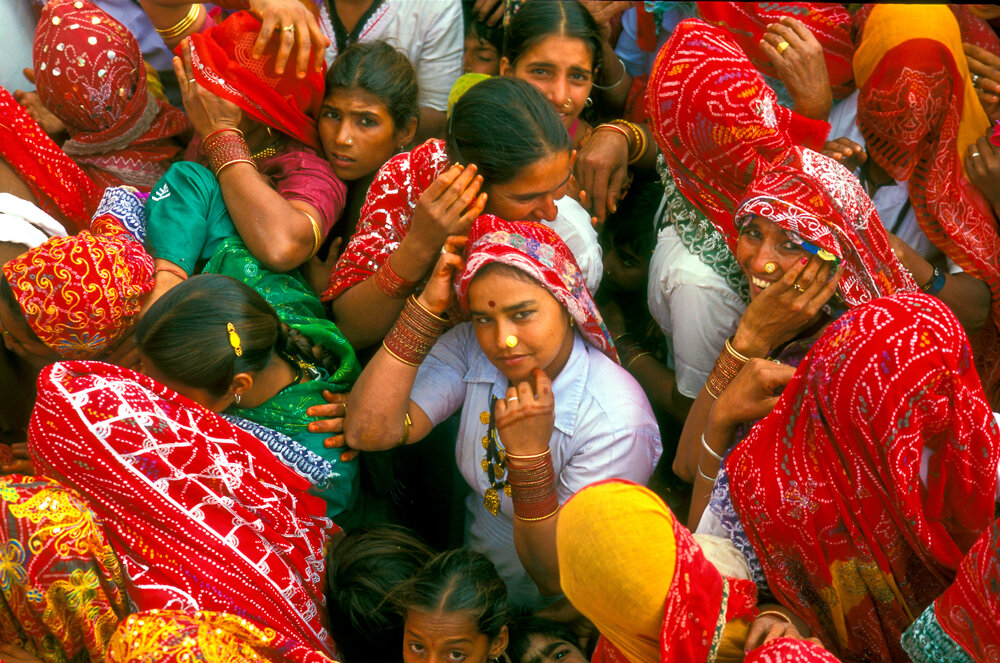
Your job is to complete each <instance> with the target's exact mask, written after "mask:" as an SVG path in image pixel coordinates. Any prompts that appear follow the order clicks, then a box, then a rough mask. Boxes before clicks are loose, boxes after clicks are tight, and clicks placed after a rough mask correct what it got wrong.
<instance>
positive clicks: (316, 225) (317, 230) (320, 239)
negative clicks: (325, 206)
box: [299, 209, 323, 260]
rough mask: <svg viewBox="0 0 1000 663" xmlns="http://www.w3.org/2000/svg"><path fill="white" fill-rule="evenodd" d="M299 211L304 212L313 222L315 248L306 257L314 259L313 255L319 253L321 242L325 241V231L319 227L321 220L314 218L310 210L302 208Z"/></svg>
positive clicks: (310, 221)
mask: <svg viewBox="0 0 1000 663" xmlns="http://www.w3.org/2000/svg"><path fill="white" fill-rule="evenodd" d="M299 211H300V212H302V213H303V214H305V215H306V218H307V219H309V223H311V224H312V231H313V248H312V252H311V253H310V254H309V257H308V258H306V260H312V257H313V256H314V255H316V254H317V253H319V247H320V244H322V243H323V232H322V231H321V230H320V228H319V221H317V220H316V219H314V218H313V215H312V214H310V213H309V212H306V211H305V210H301V209H300V210H299Z"/></svg>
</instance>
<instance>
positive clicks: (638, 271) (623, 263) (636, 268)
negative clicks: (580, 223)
mask: <svg viewBox="0 0 1000 663" xmlns="http://www.w3.org/2000/svg"><path fill="white" fill-rule="evenodd" d="M601 248H603V249H604V258H603V261H604V280H603V281H601V285H602V286H604V285H605V284H607V287H608V288H609V289H610V290H613V291H619V292H621V291H625V292H634V291H638V290H641V291H645V290H646V281H647V280H648V278H649V259H650V256H648V255H646V256H641V255H639V254H638V253H636V252H635V250H634V249H632V247H629V246H624V245H623V246H617V245H615V244H614V242H602V243H601Z"/></svg>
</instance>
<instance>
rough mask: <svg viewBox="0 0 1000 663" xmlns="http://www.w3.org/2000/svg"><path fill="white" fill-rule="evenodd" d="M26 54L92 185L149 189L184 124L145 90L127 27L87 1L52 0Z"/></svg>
mask: <svg viewBox="0 0 1000 663" xmlns="http://www.w3.org/2000/svg"><path fill="white" fill-rule="evenodd" d="M32 56H33V60H34V67H35V85H36V87H37V90H38V97H39V99H40V100H41V102H42V103H43V104H44V105H45V107H46V108H47V109H48V110H49V111H51V112H52V113H53V114H54V115H55V116H56V117H58V118H59V119H60V120H62V122H63V124H65V125H66V129H67V131H68V132H69V136H70V139H69V140H67V141H66V142H65V143H63V146H62V149H63V151H64V152H65V153H66V154H68V155H69V156H70V157H71V158H72V159H73V160H74V161H75V162H76V163H77V164H78V165H79V166H80V167H81V168H82V169H83V170H84V172H86V173H87V174H88V175H89V176H90V178H91V179H92V180H93V181H94V183H95V184H97V186H98V188H99V189H104V188H105V187H109V186H117V185H119V184H128V185H131V186H135V187H139V188H141V189H143V190H146V191H148V190H149V189H150V188H152V186H153V185H154V184H156V180H158V179H160V177H162V176H163V173H164V172H166V170H167V166H169V165H170V161H171V160H173V159H174V157H176V156H177V155H178V153H179V152H180V150H181V145H180V144H179V143H178V142H177V141H175V140H173V137H175V136H177V135H178V134H181V133H183V132H185V131H187V130H188V129H189V127H190V125H189V123H188V121H187V118H186V117H185V116H184V114H183V113H182V112H181V111H179V110H177V109H176V108H174V107H172V106H170V105H169V104H167V103H165V102H163V101H159V100H158V99H155V98H154V97H153V95H152V94H151V93H150V92H149V91H148V90H147V89H146V69H145V67H144V66H143V62H142V52H141V51H140V50H139V43H138V42H137V41H136V39H135V37H134V36H132V33H131V32H129V31H128V28H126V27H125V26H124V25H122V24H121V23H119V22H118V21H116V20H115V19H114V18H112V17H111V16H109V15H108V14H106V13H105V12H103V11H102V10H100V9H98V8H97V7H96V6H94V5H93V4H91V3H90V2H88V1H87V0H55V1H53V2H49V3H48V4H46V5H45V7H44V8H43V9H42V15H41V18H40V19H39V21H38V28H37V29H36V30H35V41H34V47H33V49H32Z"/></svg>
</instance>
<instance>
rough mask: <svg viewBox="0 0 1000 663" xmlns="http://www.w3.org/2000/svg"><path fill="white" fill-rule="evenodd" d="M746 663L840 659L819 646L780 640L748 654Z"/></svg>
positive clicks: (814, 662)
mask: <svg viewBox="0 0 1000 663" xmlns="http://www.w3.org/2000/svg"><path fill="white" fill-rule="evenodd" d="M743 660H744V663H837V662H838V661H839V660H840V659H838V658H837V657H836V656H834V655H833V654H831V653H830V652H828V651H827V650H825V649H823V648H822V647H820V646H819V645H817V644H814V643H812V642H807V641H805V640H794V639H792V638H778V639H777V640H772V641H771V642H769V643H767V644H766V645H764V646H763V647H758V648H757V649H754V650H753V651H752V652H750V653H749V654H747V657H746V658H745V659H743Z"/></svg>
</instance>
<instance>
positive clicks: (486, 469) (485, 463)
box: [479, 458, 490, 472]
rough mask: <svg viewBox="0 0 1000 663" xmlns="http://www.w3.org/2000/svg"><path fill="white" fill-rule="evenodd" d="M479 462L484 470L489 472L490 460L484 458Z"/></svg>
mask: <svg viewBox="0 0 1000 663" xmlns="http://www.w3.org/2000/svg"><path fill="white" fill-rule="evenodd" d="M479 464H480V465H482V466H483V472H489V470H490V461H488V460H487V459H485V458H484V459H482V460H481V461H479Z"/></svg>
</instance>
